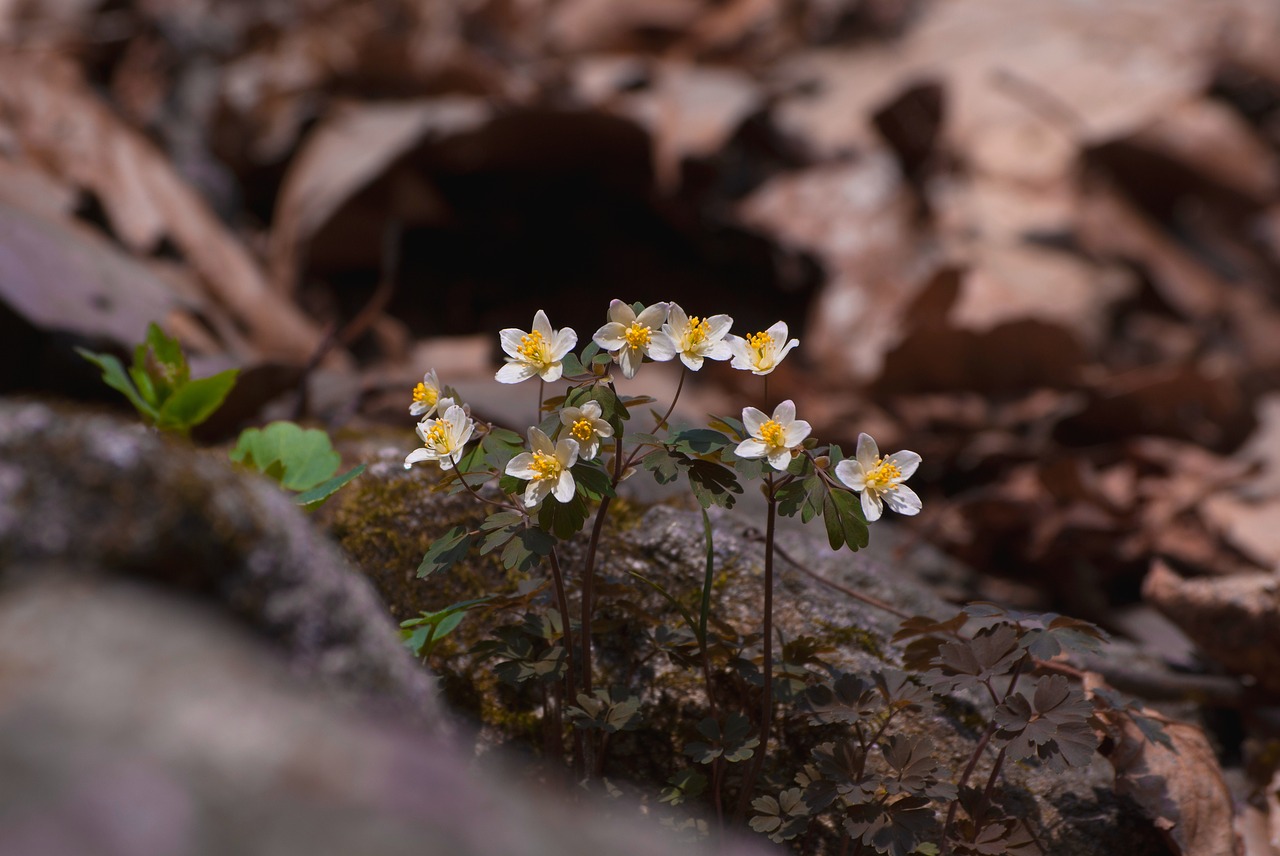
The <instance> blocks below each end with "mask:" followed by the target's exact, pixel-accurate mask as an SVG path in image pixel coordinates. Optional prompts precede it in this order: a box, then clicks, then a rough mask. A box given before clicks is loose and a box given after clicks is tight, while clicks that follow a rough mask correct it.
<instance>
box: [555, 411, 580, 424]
mask: <svg viewBox="0 0 1280 856" xmlns="http://www.w3.org/2000/svg"><path fill="white" fill-rule="evenodd" d="M581 418H582V408H581V407H562V408H560V424H561V425H573V423H575V422H577V421H578V420H579V419H581Z"/></svg>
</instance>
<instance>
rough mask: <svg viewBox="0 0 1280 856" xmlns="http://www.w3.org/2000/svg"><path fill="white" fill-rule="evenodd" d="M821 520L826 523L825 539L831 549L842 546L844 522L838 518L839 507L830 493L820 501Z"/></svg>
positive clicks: (837, 548)
mask: <svg viewBox="0 0 1280 856" xmlns="http://www.w3.org/2000/svg"><path fill="white" fill-rule="evenodd" d="M822 522H823V523H824V524H826V527H827V541H828V542H830V544H831V549H832V550H839V549H840V548H841V547H843V546H844V524H843V522H842V521H841V520H840V509H839V508H837V507H836V503H835V500H834V499H832V498H831V494H830V493H828V494H827V498H826V499H825V500H823V503H822Z"/></svg>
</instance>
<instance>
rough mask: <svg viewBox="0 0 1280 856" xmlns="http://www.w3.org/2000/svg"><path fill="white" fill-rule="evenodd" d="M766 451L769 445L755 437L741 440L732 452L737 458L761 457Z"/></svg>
mask: <svg viewBox="0 0 1280 856" xmlns="http://www.w3.org/2000/svg"><path fill="white" fill-rule="evenodd" d="M768 452H769V447H768V446H766V445H765V444H764V443H761V442H760V441H759V440H756V439H755V438H752V439H749V440H743V441H742V442H741V443H739V444H738V447H737V448H736V449H734V450H733V453H734V454H735V455H737V456H738V457H739V458H763V457H764V456H765V455H766V454H768Z"/></svg>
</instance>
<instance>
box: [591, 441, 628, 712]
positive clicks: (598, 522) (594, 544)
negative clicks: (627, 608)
mask: <svg viewBox="0 0 1280 856" xmlns="http://www.w3.org/2000/svg"><path fill="white" fill-rule="evenodd" d="M622 434H623V431H622V428H621V427H619V430H618V433H617V434H615V435H614V438H613V488H614V490H617V488H618V484H619V483H620V482H621V481H622ZM612 500H613V497H611V496H606V497H604V498H602V499H601V500H600V507H599V508H597V509H596V519H595V523H593V524H592V526H591V540H590V541H588V542H587V555H586V557H585V558H584V560H583V563H582V564H583V567H582V686H583V689H584V691H585V692H586V693H587V694H588V695H590V694H591V668H592V666H591V618H592V611H593V610H594V609H595V604H594V602H593V600H594V594H595V581H596V553H597V551H598V550H599V547H600V536H601V534H603V532H604V521H605V518H606V517H608V516H609V506H610V504H612Z"/></svg>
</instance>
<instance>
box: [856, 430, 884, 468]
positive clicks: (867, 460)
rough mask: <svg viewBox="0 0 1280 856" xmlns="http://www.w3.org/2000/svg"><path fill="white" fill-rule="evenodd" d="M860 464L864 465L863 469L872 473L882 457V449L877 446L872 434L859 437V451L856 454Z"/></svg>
mask: <svg viewBox="0 0 1280 856" xmlns="http://www.w3.org/2000/svg"><path fill="white" fill-rule="evenodd" d="M855 455H856V457H857V458H858V463H860V464H862V469H863V470H865V471H867V472H870V471H871V470H873V469H875V466H876V463H877V461H876V459H877V458H879V457H880V447H879V446H877V445H876V441H875V440H873V439H872V438H871V435H870V434H859V435H858V451H857V452H856V453H855Z"/></svg>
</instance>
